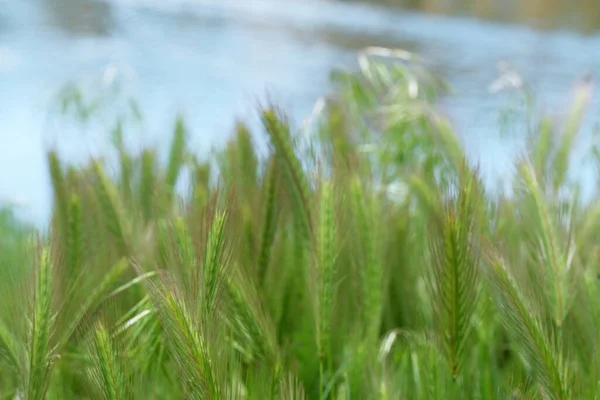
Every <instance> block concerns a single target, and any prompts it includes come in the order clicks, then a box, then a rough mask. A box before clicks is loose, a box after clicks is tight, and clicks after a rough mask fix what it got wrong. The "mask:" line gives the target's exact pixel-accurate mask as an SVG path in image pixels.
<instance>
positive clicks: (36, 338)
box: [27, 248, 53, 400]
mask: <svg viewBox="0 0 600 400" xmlns="http://www.w3.org/2000/svg"><path fill="white" fill-rule="evenodd" d="M52 269H53V268H52V264H51V261H50V254H49V250H48V249H47V248H44V249H42V253H41V256H40V261H39V266H38V268H37V279H36V285H35V296H34V311H33V318H32V321H33V325H32V327H31V333H30V348H29V368H28V370H29V376H28V388H27V398H28V399H32V400H42V399H44V398H45V396H46V391H47V390H48V385H49V380H50V371H51V367H52V354H51V353H52V350H51V348H50V336H51V334H52V325H53V317H52Z"/></svg>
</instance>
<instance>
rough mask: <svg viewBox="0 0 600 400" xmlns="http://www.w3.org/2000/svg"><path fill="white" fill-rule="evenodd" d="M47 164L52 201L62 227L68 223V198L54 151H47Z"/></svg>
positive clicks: (62, 174) (58, 160)
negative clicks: (52, 193)
mask: <svg viewBox="0 0 600 400" xmlns="http://www.w3.org/2000/svg"><path fill="white" fill-rule="evenodd" d="M48 164H49V169H50V179H51V181H52V188H53V189H54V201H55V202H56V206H57V209H58V213H59V216H60V221H61V224H63V227H66V226H67V225H68V223H69V222H68V220H69V199H68V196H67V187H66V183H65V179H64V173H63V170H62V166H61V164H60V159H59V158H58V154H57V153H56V151H50V152H49V153H48Z"/></svg>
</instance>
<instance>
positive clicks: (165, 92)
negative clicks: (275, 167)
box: [0, 0, 600, 223]
mask: <svg viewBox="0 0 600 400" xmlns="http://www.w3.org/2000/svg"><path fill="white" fill-rule="evenodd" d="M599 28H600V6H598V3H597V0H570V1H566V0H544V1H542V0H519V1H517V0H478V1H475V0H470V1H466V0H465V1H462V0H404V1H403V0H378V1H367V0H365V1H333V0H332V1H327V0H321V1H316V0H285V1H282V0H271V1H269V0H238V1H230V0H219V1H217V0H215V1H205V0H169V1H164V0H163V1H159V0H19V1H15V0H0V126H1V128H2V129H1V135H2V137H1V138H2V141H0V203H10V204H18V205H20V208H19V209H20V213H21V214H22V215H23V216H24V217H26V218H27V219H29V220H31V221H34V222H36V223H37V222H40V221H44V220H45V219H46V218H47V216H48V214H49V212H50V198H51V196H50V186H49V181H48V177H47V172H46V166H45V162H46V159H45V150H46V149H47V148H48V146H49V145H56V146H57V147H59V149H60V152H61V153H62V155H63V156H64V157H66V158H67V159H70V160H72V161H75V162H76V161H77V160H78V159H84V158H86V157H87V156H89V155H90V154H94V153H96V152H102V149H103V148H106V146H108V145H109V144H110V140H111V133H112V134H114V133H115V132H114V130H115V126H114V121H115V118H117V119H119V120H121V121H122V124H121V126H120V128H119V129H122V130H124V131H126V132H128V133H129V134H130V135H129V136H128V140H129V141H130V145H131V146H134V147H135V146H140V144H141V143H152V144H158V145H161V144H162V143H163V141H164V143H165V144H166V141H168V140H169V138H170V137H171V136H170V134H171V130H172V126H173V122H174V120H175V117H176V115H177V114H178V113H180V114H182V115H183V116H184V117H185V120H186V122H187V125H188V126H189V128H190V131H191V134H192V140H191V146H192V147H193V148H194V149H196V150H197V151H199V152H202V151H208V150H209V149H210V148H212V147H214V146H219V145H220V144H222V143H223V142H224V140H225V139H226V138H227V135H228V133H229V132H230V131H231V130H232V128H233V125H234V123H235V118H242V119H246V120H252V118H253V116H254V112H255V111H256V106H257V103H258V102H259V101H262V100H264V99H266V98H270V99H273V100H275V101H276V102H277V103H278V104H280V105H281V107H283V108H284V109H285V110H287V111H288V112H289V113H290V114H291V116H292V119H293V120H294V121H295V122H296V123H297V124H300V123H301V122H302V120H303V119H304V118H306V117H307V116H308V115H310V113H311V110H312V109H313V106H314V105H315V103H316V102H317V101H318V100H319V98H321V96H323V94H324V93H326V92H327V90H328V88H329V86H330V75H331V72H332V71H333V70H335V69H353V68H356V65H357V57H356V55H357V51H358V50H360V49H362V48H364V47H366V46H382V47H392V48H402V49H406V50H409V51H412V52H415V53H418V54H419V55H420V56H421V57H423V59H424V60H425V62H426V64H427V65H428V67H429V68H430V69H431V70H432V71H434V72H435V73H436V74H439V75H440V76H442V77H443V78H445V79H446V80H447V81H448V82H449V84H450V85H451V87H452V91H451V92H450V93H449V94H448V95H445V96H443V97H442V98H441V99H440V101H439V104H438V107H439V109H440V111H441V112H443V113H444V114H445V115H447V116H448V118H450V120H451V121H452V123H453V125H454V126H455V128H456V131H457V132H459V133H460V135H461V139H462V140H463V141H464V143H465V146H466V148H467V152H468V153H469V154H470V155H472V156H473V157H474V158H475V159H477V160H480V161H481V162H482V167H483V169H484V170H485V171H486V174H487V175H488V176H491V177H493V176H495V174H497V173H501V171H502V169H503V166H505V165H507V164H508V162H507V160H508V157H510V156H511V154H514V152H515V151H516V150H515V149H516V148H518V143H519V141H518V138H519V132H520V130H521V129H523V126H521V125H520V122H519V121H520V119H519V110H522V109H523V108H524V106H526V105H527V104H525V103H526V102H527V101H529V100H528V99H530V98H535V99H536V100H535V107H539V108H542V109H544V110H546V111H548V112H557V113H560V112H561V110H562V109H563V108H564V107H565V106H566V105H567V104H568V103H569V102H570V100H571V97H570V96H571V93H572V90H573V87H574V85H575V86H576V85H581V84H585V85H592V84H593V82H594V77H595V74H596V73H597V72H598V71H600V33H598V29H599ZM523 88H527V93H528V96H523V95H522V93H521V92H519V89H523ZM529 96H531V97H529ZM73 104H75V105H76V106H75V107H72V106H73ZM599 111H600V104H599V103H598V100H597V98H594V99H593V100H592V103H591V105H590V112H589V113H588V115H587V117H586V120H585V122H584V132H583V135H584V137H585V135H588V136H589V135H592V134H593V133H595V132H596V131H597V129H596V125H597V122H598V121H597V116H598V115H600V112H599ZM507 137H508V138H509V139H506V138H507ZM510 138H512V139H510Z"/></svg>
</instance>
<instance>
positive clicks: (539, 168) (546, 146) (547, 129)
mask: <svg viewBox="0 0 600 400" xmlns="http://www.w3.org/2000/svg"><path fill="white" fill-rule="evenodd" d="M536 139H537V140H536V141H535V142H532V143H531V146H532V147H533V151H534V153H533V156H532V160H533V165H534V167H535V171H536V175H537V178H538V179H539V180H540V181H541V182H542V184H545V183H546V179H547V176H546V175H547V169H548V162H549V161H550V154H551V152H552V141H553V140H552V139H554V131H553V130H552V124H551V121H550V120H549V119H548V118H544V119H543V120H542V121H541V123H540V127H539V137H537V138H536Z"/></svg>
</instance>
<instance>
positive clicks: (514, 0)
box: [342, 0, 600, 33]
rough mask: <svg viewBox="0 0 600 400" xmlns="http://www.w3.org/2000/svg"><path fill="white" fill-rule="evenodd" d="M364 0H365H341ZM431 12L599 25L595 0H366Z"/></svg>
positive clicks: (550, 24) (549, 25)
mask: <svg viewBox="0 0 600 400" xmlns="http://www.w3.org/2000/svg"><path fill="white" fill-rule="evenodd" d="M342 1H344V2H363V1H364V0H342ZM369 1H370V2H372V3H377V4H381V5H386V6H393V7H403V8H407V9H411V10H418V11H422V12H427V13H433V14H446V15H468V16H474V17H477V18H481V19H490V20H496V21H503V22H515V23H522V24H527V25H529V26H532V27H535V28H540V29H556V28H570V29H575V30H578V31H581V32H585V33H591V32H593V31H596V30H598V29H600V7H599V6H598V4H599V3H598V0H571V1H569V0H369Z"/></svg>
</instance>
